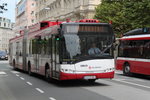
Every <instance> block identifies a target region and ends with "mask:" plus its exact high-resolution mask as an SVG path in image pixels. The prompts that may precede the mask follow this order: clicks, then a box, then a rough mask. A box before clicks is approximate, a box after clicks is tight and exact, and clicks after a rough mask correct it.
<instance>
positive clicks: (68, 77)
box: [60, 71, 114, 80]
mask: <svg viewBox="0 0 150 100" xmlns="http://www.w3.org/2000/svg"><path fill="white" fill-rule="evenodd" d="M90 76H94V77H95V78H94V79H100V78H109V79H111V78H114V71H113V72H106V73H84V74H71V73H64V72H61V73H60V80H75V79H85V77H90Z"/></svg>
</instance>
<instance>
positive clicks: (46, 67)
mask: <svg viewBox="0 0 150 100" xmlns="http://www.w3.org/2000/svg"><path fill="white" fill-rule="evenodd" d="M45 80H46V81H48V82H49V81H50V80H51V79H50V68H49V65H48V64H46V66H45Z"/></svg>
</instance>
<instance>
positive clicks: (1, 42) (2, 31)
mask: <svg viewBox="0 0 150 100" xmlns="http://www.w3.org/2000/svg"><path fill="white" fill-rule="evenodd" d="M13 25H14V23H12V22H11V20H10V19H7V18H3V17H0V51H7V52H8V46H9V39H11V38H13V37H15V33H14V31H13V30H12V29H13Z"/></svg>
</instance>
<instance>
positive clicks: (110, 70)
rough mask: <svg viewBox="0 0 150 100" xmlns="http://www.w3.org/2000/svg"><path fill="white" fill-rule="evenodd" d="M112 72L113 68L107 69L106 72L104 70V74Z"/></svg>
mask: <svg viewBox="0 0 150 100" xmlns="http://www.w3.org/2000/svg"><path fill="white" fill-rule="evenodd" d="M112 71H114V68H107V69H106V70H104V72H112Z"/></svg>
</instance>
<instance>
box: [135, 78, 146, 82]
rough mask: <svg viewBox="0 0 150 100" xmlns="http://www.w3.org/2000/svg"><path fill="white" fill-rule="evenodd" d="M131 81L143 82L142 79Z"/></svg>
mask: <svg viewBox="0 0 150 100" xmlns="http://www.w3.org/2000/svg"><path fill="white" fill-rule="evenodd" d="M133 80H135V81H139V82H144V80H142V79H133Z"/></svg>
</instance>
